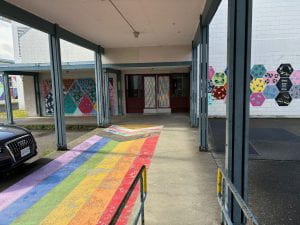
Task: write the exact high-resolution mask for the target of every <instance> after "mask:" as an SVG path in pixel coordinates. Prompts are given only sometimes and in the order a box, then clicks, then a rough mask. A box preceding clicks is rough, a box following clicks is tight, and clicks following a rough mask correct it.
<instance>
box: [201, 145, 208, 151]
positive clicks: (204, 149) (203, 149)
mask: <svg viewBox="0 0 300 225" xmlns="http://www.w3.org/2000/svg"><path fill="white" fill-rule="evenodd" d="M199 152H208V148H204V147H201V146H200V147H199Z"/></svg>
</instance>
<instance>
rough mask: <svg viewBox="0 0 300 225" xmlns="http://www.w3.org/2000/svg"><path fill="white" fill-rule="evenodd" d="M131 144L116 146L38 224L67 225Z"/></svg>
mask: <svg viewBox="0 0 300 225" xmlns="http://www.w3.org/2000/svg"><path fill="white" fill-rule="evenodd" d="M132 143H133V141H127V142H121V143H120V144H118V145H117V146H116V147H115V148H114V149H113V150H112V152H110V153H109V154H108V155H107V156H106V157H105V158H104V159H103V160H102V161H101V162H100V163H99V164H98V165H97V166H96V167H95V168H94V169H92V170H90V171H89V173H88V175H87V176H86V177H85V178H84V179H83V180H82V181H81V182H80V183H79V184H78V185H77V186H76V187H75V188H74V189H73V190H72V192H71V193H70V194H69V195H67V196H66V198H65V199H64V200H63V201H62V202H61V203H60V204H59V205H58V206H57V207H56V208H55V209H54V210H53V211H52V212H51V213H50V214H49V215H48V216H47V217H46V218H45V219H44V220H43V221H42V222H41V223H40V224H42V225H67V224H68V223H69V222H70V220H71V219H72V218H73V217H74V216H75V214H76V213H77V212H78V211H79V210H80V209H81V207H82V206H83V205H84V204H85V202H86V201H88V200H89V199H90V196H91V194H92V193H93V192H94V191H95V189H96V188H97V187H98V186H99V184H100V182H101V181H102V180H103V179H104V178H105V177H106V176H107V175H108V174H109V172H110V170H111V169H112V168H114V166H115V165H116V163H117V162H118V161H119V159H120V158H121V157H122V153H124V152H126V150H127V149H128V148H129V147H130V145H131V144H132ZM99 154H101V152H99Z"/></svg>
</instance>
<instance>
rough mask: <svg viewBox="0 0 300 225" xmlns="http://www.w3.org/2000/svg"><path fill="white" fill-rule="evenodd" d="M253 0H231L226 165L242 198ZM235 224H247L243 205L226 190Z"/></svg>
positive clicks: (245, 179) (244, 195)
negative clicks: (241, 206) (242, 209)
mask: <svg viewBox="0 0 300 225" xmlns="http://www.w3.org/2000/svg"><path fill="white" fill-rule="evenodd" d="M251 21H252V0H228V39H227V40H228V46H227V66H228V71H229V74H228V101H227V111H226V113H227V121H226V157H225V169H226V173H227V176H228V177H229V179H230V180H231V181H232V183H233V184H234V186H235V187H236V189H237V190H238V192H239V193H240V195H241V196H242V198H243V199H244V200H245V202H247V194H248V151H249V150H248V145H249V141H248V139H249V82H250V59H251V26H252V24H251ZM226 206H227V208H228V212H229V215H230V217H231V219H232V222H233V224H235V225H240V224H245V223H246V221H245V219H244V216H243V213H242V211H241V208H240V207H239V205H238V203H237V202H236V200H234V198H233V196H232V194H230V193H227V196H226Z"/></svg>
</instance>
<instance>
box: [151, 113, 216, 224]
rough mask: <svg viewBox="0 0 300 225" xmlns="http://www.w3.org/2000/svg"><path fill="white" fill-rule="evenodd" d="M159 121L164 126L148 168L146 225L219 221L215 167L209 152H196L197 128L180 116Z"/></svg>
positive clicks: (213, 222)
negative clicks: (191, 126)
mask: <svg viewBox="0 0 300 225" xmlns="http://www.w3.org/2000/svg"><path fill="white" fill-rule="evenodd" d="M160 121H161V122H160V123H161V124H164V125H165V126H164V128H163V130H162V132H161V135H160V138H159V142H158V145H157V149H156V152H155V155H154V158H153V160H152V165H151V168H150V170H149V198H148V199H147V204H146V221H147V224H151V225H157V224H160V225H177V224H178V225H183V224H184V225H188V224H191V225H198V224H199V225H214V224H220V223H219V217H220V210H219V207H218V203H217V199H216V169H217V167H216V165H215V162H214V160H213V158H212V157H211V155H210V153H203V152H199V151H198V145H197V143H198V140H197V139H198V137H197V135H198V130H197V129H193V128H190V126H189V124H188V118H187V117H185V116H181V115H172V116H170V117H165V116H164V117H162V118H160ZM163 121H164V122H163Z"/></svg>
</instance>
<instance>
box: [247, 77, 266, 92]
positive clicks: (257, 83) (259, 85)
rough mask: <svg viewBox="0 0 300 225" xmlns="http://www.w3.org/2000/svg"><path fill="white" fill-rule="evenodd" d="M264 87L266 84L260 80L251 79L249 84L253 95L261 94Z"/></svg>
mask: <svg viewBox="0 0 300 225" xmlns="http://www.w3.org/2000/svg"><path fill="white" fill-rule="evenodd" d="M265 87H266V83H265V81H264V79H262V78H257V79H253V80H251V82H250V89H251V91H252V92H253V93H259V92H263V90H264V89H265Z"/></svg>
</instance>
